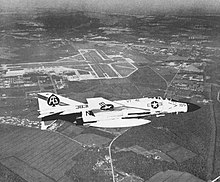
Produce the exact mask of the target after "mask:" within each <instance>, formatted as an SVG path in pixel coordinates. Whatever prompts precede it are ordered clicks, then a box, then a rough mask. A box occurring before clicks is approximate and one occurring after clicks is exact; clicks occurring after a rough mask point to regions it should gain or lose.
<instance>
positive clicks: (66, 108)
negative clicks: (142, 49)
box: [38, 92, 200, 128]
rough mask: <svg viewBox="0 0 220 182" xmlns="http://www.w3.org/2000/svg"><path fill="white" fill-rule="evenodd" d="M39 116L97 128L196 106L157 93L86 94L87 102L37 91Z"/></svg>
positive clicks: (125, 124) (134, 123)
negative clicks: (138, 95)
mask: <svg viewBox="0 0 220 182" xmlns="http://www.w3.org/2000/svg"><path fill="white" fill-rule="evenodd" d="M38 103H39V113H40V115H39V116H38V117H39V118H41V119H42V121H47V120H56V119H61V120H64V121H71V122H73V123H76V125H88V126H93V127H101V128H122V127H133V126H139V125H144V124H147V123H150V122H151V121H150V120H147V116H150V115H155V116H157V117H159V116H165V114H166V113H176V114H178V113H182V112H192V111H195V110H198V109H199V108H200V107H199V106H197V105H195V104H192V103H186V102H179V101H175V100H170V99H167V98H165V99H163V98H161V97H153V98H139V99H129V100H117V101H110V100H107V99H104V98H102V97H97V98H87V104H84V103H81V102H78V101H74V100H72V99H69V98H65V97H63V96H60V95H57V94H54V93H49V92H46V93H39V94H38Z"/></svg>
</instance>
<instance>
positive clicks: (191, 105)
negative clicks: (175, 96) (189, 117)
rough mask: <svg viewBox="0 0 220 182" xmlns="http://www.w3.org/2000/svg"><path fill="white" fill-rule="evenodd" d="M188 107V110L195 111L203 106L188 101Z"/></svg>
mask: <svg viewBox="0 0 220 182" xmlns="http://www.w3.org/2000/svg"><path fill="white" fill-rule="evenodd" d="M187 107H188V109H187V112H193V111H196V110H198V109H200V108H201V107H200V106H198V105H196V104H192V103H188V104H187Z"/></svg>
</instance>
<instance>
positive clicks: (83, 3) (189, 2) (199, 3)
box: [0, 0, 220, 13]
mask: <svg viewBox="0 0 220 182" xmlns="http://www.w3.org/2000/svg"><path fill="white" fill-rule="evenodd" d="M32 8H67V9H79V10H80V9H82V8H84V9H86V10H96V11H111V12H114V11H116V12H121V13H124V12H142V13H148V12H152V11H163V12H164V11H176V10H179V9H202V10H206V11H208V12H213V11H215V12H217V11H219V12H220V0H0V9H3V10H8V9H12V10H13V9H17V10H18V9H32Z"/></svg>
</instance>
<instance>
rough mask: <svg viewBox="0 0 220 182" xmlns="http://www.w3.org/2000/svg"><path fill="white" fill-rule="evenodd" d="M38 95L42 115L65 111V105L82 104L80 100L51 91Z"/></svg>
mask: <svg viewBox="0 0 220 182" xmlns="http://www.w3.org/2000/svg"><path fill="white" fill-rule="evenodd" d="M37 96H38V105H39V112H40V117H45V116H47V115H51V114H54V113H57V112H60V111H63V110H64V108H65V107H71V106H75V105H82V103H80V102H77V101H74V100H72V99H69V98H66V97H63V96H60V95H57V94H54V93H50V92H43V93H38V94H37Z"/></svg>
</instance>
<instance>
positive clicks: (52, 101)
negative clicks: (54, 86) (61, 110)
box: [47, 94, 60, 107]
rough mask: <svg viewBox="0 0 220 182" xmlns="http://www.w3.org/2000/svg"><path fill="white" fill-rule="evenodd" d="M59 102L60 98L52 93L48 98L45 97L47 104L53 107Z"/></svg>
mask: <svg viewBox="0 0 220 182" xmlns="http://www.w3.org/2000/svg"><path fill="white" fill-rule="evenodd" d="M59 103H60V99H59V98H58V97H57V96H56V95H54V94H52V95H51V96H50V97H49V98H48V99H47V104H48V105H49V106H52V107H55V106H56V105H58V104H59Z"/></svg>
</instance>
